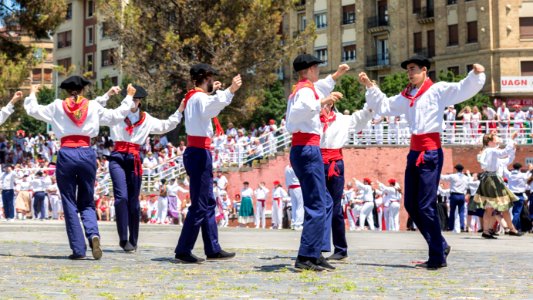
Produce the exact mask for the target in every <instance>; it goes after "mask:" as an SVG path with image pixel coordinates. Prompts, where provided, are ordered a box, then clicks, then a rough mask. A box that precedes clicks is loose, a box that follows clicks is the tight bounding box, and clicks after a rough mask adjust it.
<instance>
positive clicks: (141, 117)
mask: <svg viewBox="0 0 533 300" xmlns="http://www.w3.org/2000/svg"><path fill="white" fill-rule="evenodd" d="M145 119H146V113H145V112H144V111H140V112H139V121H137V122H135V124H131V120H130V118H128V117H126V118H125V119H124V123H126V128H125V129H126V131H127V132H128V134H129V135H132V134H133V129H135V127H139V126H141V125H142V123H144V120H145Z"/></svg>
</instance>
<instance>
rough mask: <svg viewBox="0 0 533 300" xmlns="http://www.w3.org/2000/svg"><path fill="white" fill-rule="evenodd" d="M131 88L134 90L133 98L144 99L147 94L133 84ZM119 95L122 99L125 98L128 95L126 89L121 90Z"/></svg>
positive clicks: (140, 87)
mask: <svg viewBox="0 0 533 300" xmlns="http://www.w3.org/2000/svg"><path fill="white" fill-rule="evenodd" d="M133 87H134V88H135V90H136V91H135V95H133V98H146V97H147V96H148V93H147V92H146V90H145V89H144V88H143V87H142V86H140V85H136V84H134V85H133ZM120 94H121V95H122V97H126V96H127V95H128V89H127V88H126V89H122V91H121V92H120Z"/></svg>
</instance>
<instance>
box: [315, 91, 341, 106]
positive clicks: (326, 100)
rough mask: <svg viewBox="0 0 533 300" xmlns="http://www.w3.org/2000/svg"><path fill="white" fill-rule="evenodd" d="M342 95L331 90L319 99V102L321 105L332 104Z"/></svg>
mask: <svg viewBox="0 0 533 300" xmlns="http://www.w3.org/2000/svg"><path fill="white" fill-rule="evenodd" d="M342 97H343V95H342V93H339V92H332V93H331V94H329V96H327V97H326V98H323V99H321V100H320V104H321V105H322V106H324V105H333V104H335V102H337V101H339V100H340V99H342Z"/></svg>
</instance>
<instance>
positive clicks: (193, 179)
mask: <svg viewBox="0 0 533 300" xmlns="http://www.w3.org/2000/svg"><path fill="white" fill-rule="evenodd" d="M183 165H184V166H185V170H186V171H187V175H189V177H190V186H189V187H190V190H189V193H190V195H191V206H190V207H189V211H188V213H187V217H186V218H185V222H184V223H183V228H182V229H181V235H180V238H179V240H178V245H177V246H176V250H175V251H174V252H175V253H176V254H180V255H185V254H191V252H192V249H193V248H194V244H195V243H196V239H197V238H198V234H199V233H200V228H202V239H203V241H204V252H205V254H206V255H213V254H216V253H219V252H220V250H221V248H220V245H219V243H218V228H217V223H216V220H215V207H216V200H215V196H214V194H213V160H212V158H211V152H209V150H206V149H201V148H194V147H187V149H185V152H184V153H183Z"/></svg>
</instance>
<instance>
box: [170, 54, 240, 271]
mask: <svg viewBox="0 0 533 300" xmlns="http://www.w3.org/2000/svg"><path fill="white" fill-rule="evenodd" d="M215 74H217V72H216V70H215V69H213V67H211V66H210V65H208V64H196V65H193V66H192V67H191V69H190V75H191V79H192V81H193V82H194V86H195V88H194V89H192V90H190V91H189V92H187V94H186V96H185V100H184V102H185V110H184V118H185V129H186V131H187V148H186V149H185V153H184V154H183V164H184V166H185V170H186V171H187V175H189V177H190V195H191V206H190V207H189V209H188V213H187V217H186V219H185V223H184V224H183V229H182V231H181V235H180V238H179V241H178V245H177V246H176V250H175V253H176V256H175V257H176V259H178V260H180V261H182V262H185V263H201V262H203V261H204V259H203V258H199V257H197V256H195V255H194V254H192V249H193V248H194V244H195V243H196V239H197V238H198V233H199V232H200V227H201V228H202V238H203V241H204V252H205V254H206V256H207V259H209V260H220V259H229V258H232V257H234V256H235V253H228V252H226V251H224V250H222V249H221V247H220V245H219V243H218V228H217V223H216V221H215V206H216V201H215V197H214V196H213V189H212V186H213V159H212V157H211V152H210V151H209V150H210V148H211V137H212V136H213V125H211V119H213V118H216V116H217V115H218V114H219V113H220V111H221V110H222V109H224V107H226V106H228V105H229V104H230V103H231V100H232V99H233V95H234V94H235V92H237V90H238V89H239V88H240V87H241V85H242V81H241V76H240V75H237V76H235V77H234V78H233V81H232V84H231V86H230V87H229V88H228V89H226V90H223V91H222V90H219V89H220V88H221V86H222V84H221V83H220V82H218V81H217V82H214V81H213V75H215ZM211 91H215V94H213V95H209V94H208V93H210V92H211ZM215 123H218V120H216V121H215ZM217 127H218V126H217Z"/></svg>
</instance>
